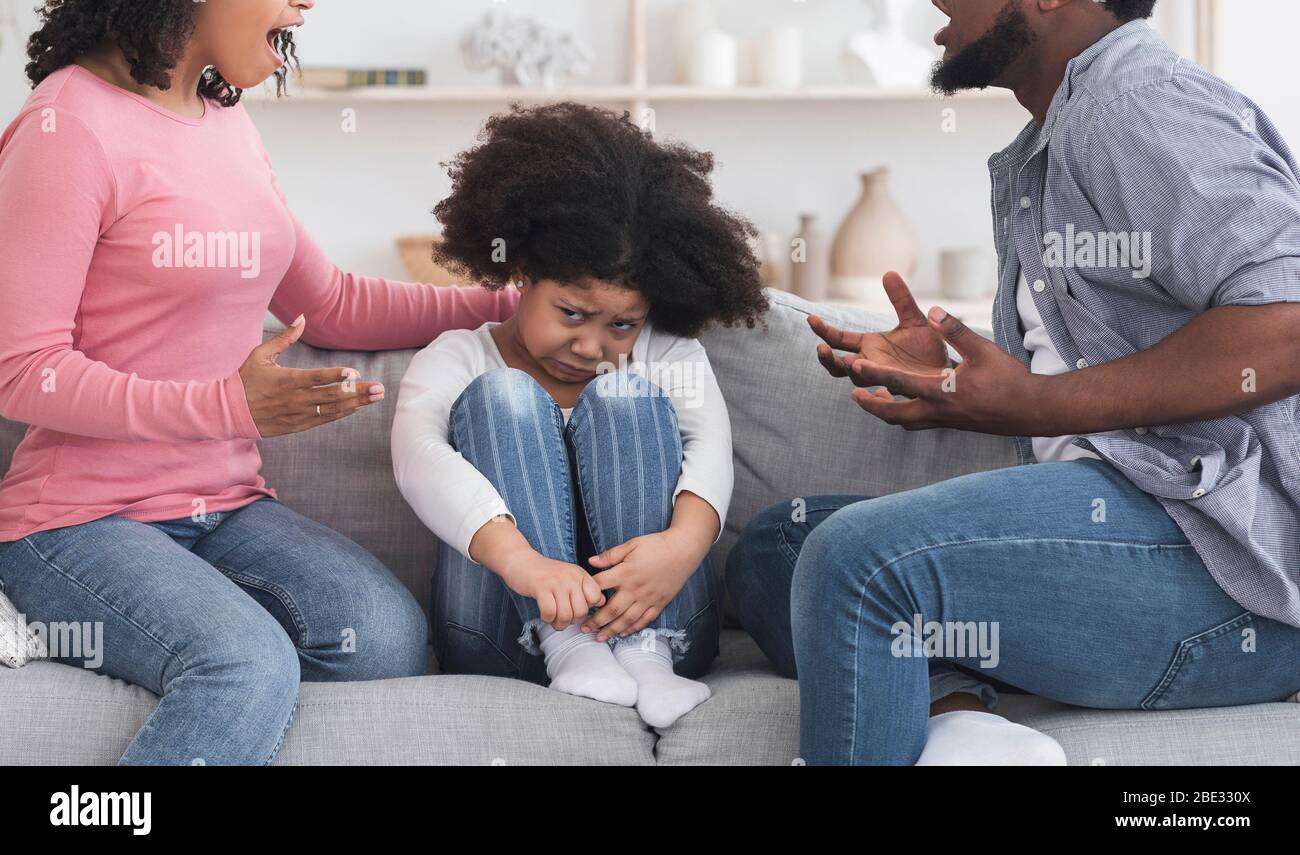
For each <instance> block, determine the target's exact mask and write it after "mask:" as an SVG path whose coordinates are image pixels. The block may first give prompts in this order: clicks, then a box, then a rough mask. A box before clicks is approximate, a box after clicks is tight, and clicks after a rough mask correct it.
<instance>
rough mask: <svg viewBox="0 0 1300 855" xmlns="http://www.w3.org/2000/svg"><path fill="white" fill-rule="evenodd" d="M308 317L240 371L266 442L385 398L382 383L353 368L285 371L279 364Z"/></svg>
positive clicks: (272, 341)
mask: <svg viewBox="0 0 1300 855" xmlns="http://www.w3.org/2000/svg"><path fill="white" fill-rule="evenodd" d="M306 327H307V323H306V320H305V319H304V318H303V316H302V315H299V316H298V319H297V320H296V321H294V322H293V325H292V326H290V327H288V328H286V329H285V331H284V332H282V333H280V334H279V335H277V336H275V337H274V338H272V339H270V340H268V341H266V342H264V343H262V344H260V345H258V346H257V347H255V348H253V352H252V353H250V354H249V355H248V358H247V359H245V360H244V364H243V365H242V366H240V368H239V378H240V379H241V380H243V382H244V396H245V397H246V398H247V399H248V409H249V411H250V412H251V413H252V414H253V421H254V422H255V423H256V424H257V430H258V433H260V434H261V435H262V436H263V437H264V438H266V437H272V436H282V435H284V434H289V433H298V432H300V431H304V430H311V429H312V428H314V427H320V426H321V425H323V424H328V423H330V422H332V421H337V420H338V419H342V418H346V417H348V416H350V415H352V414H353V413H355V412H356V411H357V410H359V409H361V408H362V407H368V406H370V405H371V404H373V403H376V402H377V401H381V400H383V398H384V387H383V384H381V383H373V382H370V381H362V380H360V379H358V378H359V377H360V376H361V375H360V373H359V372H357V371H356V369H353V368H312V369H299V368H285V367H284V366H282V365H279V364H278V362H277V360H278V359H279V358H280V354H282V353H284V352H285V351H286V350H288V349H289V348H290V347H292V346H293V344H294V342H296V341H297V340H298V339H299V338H300V337H301V336H302V331H303V330H304V329H306Z"/></svg>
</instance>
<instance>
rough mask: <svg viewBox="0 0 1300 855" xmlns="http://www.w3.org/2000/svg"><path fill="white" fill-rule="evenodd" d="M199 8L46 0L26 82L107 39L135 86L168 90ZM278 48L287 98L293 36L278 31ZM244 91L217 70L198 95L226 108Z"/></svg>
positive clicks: (294, 60)
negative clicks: (123, 59)
mask: <svg viewBox="0 0 1300 855" xmlns="http://www.w3.org/2000/svg"><path fill="white" fill-rule="evenodd" d="M197 8H198V4H196V3H195V2H194V0H45V5H44V6H43V7H41V8H39V9H38V10H37V11H38V13H39V15H40V22H41V25H40V26H39V27H38V28H37V30H36V32H34V33H32V36H31V38H30V39H28V40H27V58H28V60H30V61H29V62H28V63H27V78H28V79H29V80H30V81H31V82H32V86H36V85H38V84H39V83H40V82H41V81H42V80H44V79H45V78H46V77H49V76H50V75H51V74H53V73H54V72H56V71H58V70H59V69H60V68H63V67H64V66H66V65H71V64H72V63H73V62H74V61H75V60H76V59H77V58H78V57H80V56H81V55H82V54H84V53H86V52H87V51H89V50H92V49H93V48H95V47H97V46H99V44H100V43H101V42H103V41H104V40H105V39H109V40H111V41H112V42H113V43H114V44H116V45H117V46H118V47H119V48H121V49H122V54H123V55H124V56H125V57H126V61H127V63H128V64H129V65H130V68H131V77H132V78H133V79H134V80H135V81H136V82H137V83H140V84H141V85H144V86H154V87H157V88H158V89H164V90H165V89H170V88H171V71H172V69H173V68H175V67H176V63H177V62H179V61H180V58H181V56H182V55H183V54H184V52H185V46H186V44H188V42H189V40H190V37H191V36H192V35H193V34H194V23H195V18H194V16H195V13H196V10H197ZM276 48H277V49H279V51H280V55H281V56H283V57H285V58H286V59H287V62H286V64H285V65H284V66H283V67H282V68H280V70H279V71H277V72H276V73H275V84H276V92H277V93H278V94H281V95H283V94H284V88H285V78H286V77H287V74H288V69H289V65H293V66H294V67H297V65H298V53H297V49H296V47H295V46H294V43H293V35H292V33H290V32H289V31H288V30H284V31H283V32H281V33H279V34H278V35H277V36H276ZM241 92H242V90H240V89H238V88H236V87H234V86H231V85H230V84H229V83H228V82H226V80H225V79H224V78H223V77H222V76H221V73H220V72H219V71H217V70H216V69H215V68H209V69H207V70H206V71H205V72H204V73H203V79H202V80H201V81H200V83H199V94H200V95H202V96H203V97H205V98H211V99H212V100H214V101H216V102H217V103H218V104H220V105H221V106H223V107H233V106H234V105H235V104H238V103H239V97H240V94H241Z"/></svg>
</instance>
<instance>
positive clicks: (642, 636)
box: [609, 626, 691, 665]
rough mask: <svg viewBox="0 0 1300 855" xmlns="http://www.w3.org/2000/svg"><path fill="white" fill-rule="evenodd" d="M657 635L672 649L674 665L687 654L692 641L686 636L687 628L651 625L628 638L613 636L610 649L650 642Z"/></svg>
mask: <svg viewBox="0 0 1300 855" xmlns="http://www.w3.org/2000/svg"><path fill="white" fill-rule="evenodd" d="M655 636H659V637H661V638H663V639H664V640H666V641H667V642H668V649H669V650H671V651H672V655H673V664H674V665H676V664H677V662H678V661H679V660H680V659H681V658H682V657H683V656H685V655H686V651H687V650H689V649H690V647H691V642H690V640H689V639H688V638H687V637H686V630H684V629H666V628H664V627H649V626H648V627H646V628H645V629H643V630H641V631H640V632H634V633H632V634H631V635H629V636H627V637H626V638H618V637H615V638H611V639H610V640H609V646H610V649H616V648H618V647H623V646H632V645H642V644H649V643H650V641H651V639H653V638H654V637H655Z"/></svg>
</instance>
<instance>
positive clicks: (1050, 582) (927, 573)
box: [727, 460, 1300, 764]
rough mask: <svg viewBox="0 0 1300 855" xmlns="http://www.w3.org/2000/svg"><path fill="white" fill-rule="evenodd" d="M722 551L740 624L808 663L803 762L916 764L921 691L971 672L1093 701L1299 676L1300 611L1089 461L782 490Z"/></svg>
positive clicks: (1270, 690) (1271, 697) (1112, 702)
mask: <svg viewBox="0 0 1300 855" xmlns="http://www.w3.org/2000/svg"><path fill="white" fill-rule="evenodd" d="M800 511H802V513H800ZM727 565H728V569H727V586H728V589H729V590H730V592H731V595H732V598H733V601H734V603H735V605H736V608H737V609H738V611H739V613H740V616H741V620H742V623H743V624H744V626H745V627H746V629H748V630H749V632H750V633H751V634H752V635H754V637H755V638H756V640H757V641H758V643H759V645H760V646H761V647H762V648H763V650H764V652H765V653H766V654H767V655H768V657H769V658H770V659H771V660H772V661H773V662H774V663H775V664H776V665H777V667H778V669H779V670H780V671H782V672H783V673H785V674H786V675H787V676H791V677H794V676H796V675H797V677H798V679H799V696H800V705H801V721H800V752H801V754H802V757H803V759H804V760H805V761H806V762H808V763H818V764H911V763H914V762H915V761H916V759H917V757H918V756H919V755H920V753H921V749H922V748H923V747H924V745H925V739H926V728H927V721H928V716H929V706H930V703H931V701H932V700H934V699H937V698H938V697H941V696H943V695H945V694H949V693H951V692H953V691H962V692H971V693H974V694H979V695H981V696H983V697H985V698H986V699H991V698H992V693H991V690H989V689H988V687H987V686H980V685H979V683H978V681H976V680H974V679H973V678H972V677H971V676H969V675H970V674H984V675H988V676H989V677H991V678H993V679H995V680H997V681H1000V682H1001V683H1004V684H1007V685H1010V686H1014V687H1017V688H1019V689H1022V690H1024V691H1027V692H1032V693H1034V694H1037V695H1042V696H1044V697H1047V698H1051V699H1053V700H1056V701H1060V702H1063V703H1067V704H1074V705H1078V706H1083V707H1095V708H1099V709H1134V710H1136V709H1144V710H1167V709H1185V708H1191V707H1216V706H1231V705H1237V704H1254V703H1263V702H1269V701H1278V700H1282V699H1284V698H1285V697H1287V696H1288V695H1290V694H1292V693H1294V692H1295V691H1296V690H1297V689H1300V629H1297V628H1295V627H1291V626H1287V625H1285V624H1282V623H1278V622H1276V621H1273V620H1269V619H1266V618H1262V617H1259V616H1258V615H1255V614H1252V613H1251V612H1250V611H1248V610H1246V609H1244V608H1242V607H1241V606H1240V605H1238V604H1237V603H1236V602H1235V601H1234V600H1233V599H1232V598H1231V597H1229V596H1228V595H1227V594H1225V593H1224V592H1223V590H1222V589H1221V588H1220V587H1219V586H1218V584H1217V583H1216V582H1215V581H1214V579H1213V577H1211V576H1210V574H1209V571H1208V570H1207V569H1206V568H1205V565H1204V563H1203V562H1202V561H1201V559H1200V557H1199V556H1198V555H1197V553H1196V551H1195V549H1193V547H1192V546H1191V544H1190V543H1189V542H1188V540H1187V538H1186V537H1185V536H1184V535H1183V533H1182V531H1181V530H1180V529H1179V528H1178V526H1177V525H1176V524H1175V523H1174V522H1173V520H1172V519H1171V518H1170V517H1169V514H1168V513H1167V512H1166V511H1165V510H1164V508H1163V506H1161V504H1160V503H1159V502H1158V501H1157V500H1156V499H1155V498H1153V497H1152V496H1150V495H1148V494H1146V493H1144V492H1142V491H1141V490H1139V489H1137V488H1136V487H1134V486H1133V484H1132V483H1131V482H1130V481H1128V479H1126V478H1125V477H1124V476H1123V475H1122V474H1121V473H1119V472H1118V471H1117V470H1116V469H1114V467H1112V466H1111V465H1110V464H1108V463H1104V462H1102V461H1098V460H1076V461H1070V462H1065V463H1047V464H1038V465H1032V466H1020V467H1014V468H1010V469H1001V470H997V471H993V472H981V473H977V474H973V475H966V476H963V477H960V478H954V479H952V480H950V481H945V482H942V483H939V484H933V485H931V486H928V487H923V488H921V489H918V490H911V491H908V492H903V493H896V494H894V495H890V496H882V497H879V498H863V497H810V498H808V499H806V500H795V502H794V503H793V504H792V503H783V504H781V505H777V506H775V507H773V508H770V509H768V510H766V511H763V512H762V513H760V514H759V515H758V516H757V517H755V519H754V520H753V521H752V522H751V523H750V524H749V525H748V526H747V528H746V530H745V532H744V534H743V535H742V537H741V540H740V542H739V544H738V545H737V546H736V548H735V549H734V550H733V552H732V553H731V556H730V557H729V558H728V562H727ZM931 642H933V643H931ZM963 642H964V644H963ZM927 644H929V645H930V646H928V647H927ZM954 665H960V666H962V667H963V668H964V669H965V670H964V671H962V672H959V671H958V670H957V669H956V668H955V667H954ZM982 666H989V667H982ZM963 682H964V683H965V684H966V685H962V683H963ZM1085 762H1086V761H1085Z"/></svg>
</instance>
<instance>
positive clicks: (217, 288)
mask: <svg viewBox="0 0 1300 855" xmlns="http://www.w3.org/2000/svg"><path fill="white" fill-rule="evenodd" d="M206 106H207V113H206V114H205V115H204V116H203V118H202V119H197V120H190V119H186V118H184V117H182V116H179V115H176V114H174V113H171V112H169V111H167V110H165V109H163V108H161V107H159V106H157V105H155V104H153V103H152V102H150V101H149V100H148V99H146V98H143V97H141V96H138V95H135V94H134V93H130V92H127V91H125V90H123V89H119V88H117V87H115V86H112V85H110V84H109V83H107V82H105V81H103V80H101V79H100V78H98V77H96V76H95V75H93V74H91V73H90V72H88V71H86V70H85V69H83V68H81V67H79V66H75V65H73V66H68V67H66V68H63V69H61V70H59V71H57V72H55V73H54V74H52V75H50V76H49V77H48V78H46V79H45V80H44V81H43V82H42V83H41V84H40V85H39V86H38V87H36V90H35V91H34V92H33V93H32V95H31V97H30V98H29V99H28V101H27V103H26V105H24V107H23V109H22V111H21V112H20V113H19V115H18V117H17V118H16V119H15V120H14V122H13V123H12V124H11V125H10V126H9V127H8V129H7V130H6V131H5V132H4V134H3V136H0V416H3V417H4V418H6V419H10V420H13V421H17V422H24V423H26V424H29V425H31V427H30V428H29V430H28V431H27V434H26V436H25V438H24V439H23V441H22V444H21V445H20V446H19V447H18V450H17V452H16V453H15V454H14V457H13V462H12V465H11V466H10V468H9V471H8V474H6V475H5V477H4V480H3V482H0V542H8V541H13V540H18V539H20V538H22V537H24V536H26V535H28V534H31V533H33V532H37V531H43V530H46V529H53V528H61V527H65V526H70V525H76V524H78V523H84V522H88V521H90V520H95V519H99V518H101V517H105V516H109V515H118V516H122V517H126V518H129V519H133V520H141V521H151V520H165V519H176V518H180V517H188V516H190V515H192V514H194V513H195V512H196V511H204V512H209V513H212V512H217V511H226V510H233V509H235V508H240V507H243V506H244V505H247V504H249V503H250V502H252V501H255V500H256V499H258V498H260V497H262V496H275V491H274V490H273V489H271V488H269V487H268V486H267V485H266V482H265V481H264V480H263V479H262V478H261V476H260V475H259V474H258V470H259V469H260V467H261V458H260V457H259V455H258V451H257V444H256V440H258V439H259V438H260V437H259V434H258V431H257V427H256V425H255V424H254V423H253V419H252V416H251V415H250V413H249V410H248V403H247V401H246V400H245V398H244V388H243V384H242V383H241V382H240V379H239V367H240V365H241V364H242V363H243V362H244V360H245V358H247V356H248V354H249V352H250V351H251V350H252V349H253V348H254V347H256V346H257V345H258V344H260V343H261V339H262V320H263V316H264V313H265V311H266V309H267V308H268V305H269V308H270V310H271V312H272V313H274V315H275V316H276V317H277V318H279V319H280V320H282V321H284V322H286V323H289V322H292V321H293V319H294V318H296V317H297V316H298V315H299V314H303V315H305V316H306V318H307V327H306V332H305V333H304V335H303V337H302V341H303V342H306V343H307V344H311V345H315V346H317V347H324V348H334V349H348V350H386V349H397V348H414V347H423V346H425V345H427V344H428V343H429V342H431V341H432V340H433V339H435V338H437V337H438V336H439V335H440V334H441V333H442V332H443V331H444V330H447V329H456V328H469V329H473V328H476V327H478V326H479V325H481V324H482V323H484V322H485V321H496V320H502V319H504V318H505V317H508V316H509V315H510V314H512V313H513V312H514V308H515V306H516V304H517V294H516V292H515V291H514V289H507V290H506V291H502V292H498V293H492V292H488V291H485V290H482V289H477V288H473V289H463V290H462V289H456V288H433V287H430V286H427V285H417V284H413V283H406V282H388V281H385V280H383V279H370V278H365V277H360V276H354V275H352V274H347V273H343V272H341V271H340V270H339V269H338V268H337V267H335V266H334V265H333V264H331V263H330V261H329V260H328V259H327V258H326V256H325V254H324V253H323V252H322V251H321V249H320V247H319V246H317V245H316V243H314V242H313V241H312V239H311V237H310V236H309V235H308V234H307V232H306V231H305V230H304V229H303V227H302V224H301V223H299V222H298V220H297V218H296V217H294V215H293V213H292V212H290V210H289V208H288V207H287V204H286V201H285V197H284V194H282V193H281V192H280V190H279V187H278V186H277V184H276V181H275V176H274V174H273V173H272V171H271V165H270V161H269V158H268V157H267V155H266V150H265V149H264V148H263V146H262V141H261V138H260V137H259V135H258V133H257V130H256V128H255V127H254V125H253V123H252V120H251V119H250V118H249V117H248V114H247V113H246V112H245V110H244V108H243V107H242V106H237V107H233V108H222V107H220V106H218V105H217V104H215V103H212V102H208V103H207V105H206ZM322 180H327V179H326V178H325V177H323V176H322ZM340 215H342V214H340ZM356 215H357V216H364V214H363V213H361V212H356ZM395 391H396V390H390V392H395ZM393 398H394V395H393V394H390V395H389V396H388V399H387V400H386V401H385V402H384V403H383V404H378V405H376V406H389V405H391V403H390V402H391V401H392V400H393ZM320 429H321V430H328V429H329V428H328V427H325V428H320ZM271 441H274V440H271Z"/></svg>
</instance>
